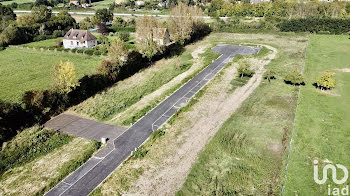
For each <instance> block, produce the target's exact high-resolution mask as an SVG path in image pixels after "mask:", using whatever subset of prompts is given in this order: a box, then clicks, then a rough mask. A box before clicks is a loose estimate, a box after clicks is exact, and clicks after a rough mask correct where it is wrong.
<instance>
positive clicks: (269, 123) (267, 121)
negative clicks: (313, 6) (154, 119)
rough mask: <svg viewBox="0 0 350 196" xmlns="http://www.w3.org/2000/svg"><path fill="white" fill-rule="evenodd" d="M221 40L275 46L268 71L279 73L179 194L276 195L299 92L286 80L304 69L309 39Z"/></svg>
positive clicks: (219, 136) (218, 139) (219, 137)
mask: <svg viewBox="0 0 350 196" xmlns="http://www.w3.org/2000/svg"><path fill="white" fill-rule="evenodd" d="M219 35H220V34H219ZM219 35H217V36H216V37H215V38H214V39H213V40H215V41H216V42H220V41H221V40H222V41H223V40H225V42H226V43H257V44H259V43H260V44H267V45H270V46H273V47H275V48H276V49H277V51H278V53H277V57H276V58H275V59H274V60H273V61H272V62H271V63H270V64H269V65H267V66H265V68H266V69H273V70H275V71H276V72H277V73H278V74H277V79H276V80H273V81H272V82H271V83H269V82H268V81H267V80H264V81H263V82H262V83H261V84H260V86H259V87H258V88H257V89H256V90H255V92H254V93H253V94H252V95H251V96H250V97H249V98H248V99H247V100H246V101H245V102H244V103H243V105H242V106H241V107H240V108H239V109H238V110H237V111H236V112H235V113H234V114H233V115H232V116H231V117H230V118H229V119H228V120H227V121H226V122H225V123H224V124H223V126H222V127H221V128H220V130H219V131H218V132H217V133H216V135H215V136H214V137H213V139H212V140H211V141H210V142H209V143H208V144H207V145H206V147H205V149H204V150H203V151H202V152H201V153H200V154H199V157H198V160H197V161H196V163H195V164H194V165H192V168H191V171H190V173H189V175H188V176H187V179H186V181H185V183H184V184H183V186H182V188H181V189H180V190H179V191H178V192H177V195H277V194H279V193H280V191H281V187H280V184H281V172H283V168H284V167H283V166H284V151H285V148H286V139H287V137H288V133H289V132H290V130H291V129H292V127H293V121H294V113H295V108H296V102H297V93H298V89H299V87H295V86H290V85H286V84H285V83H284V82H283V77H284V75H285V73H286V72H288V71H289V70H291V69H299V70H301V68H302V66H303V62H304V55H305V49H306V46H307V40H308V39H307V37H306V36H301V35H300V36H299V35H288V34H285V35H282V34H280V35H267V34H265V35H249V36H248V35H239V34H226V35H225V34H222V35H221V36H219ZM230 35H231V36H230Z"/></svg>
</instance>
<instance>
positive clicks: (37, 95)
mask: <svg viewBox="0 0 350 196" xmlns="http://www.w3.org/2000/svg"><path fill="white" fill-rule="evenodd" d="M43 99H44V94H43V92H42V91H39V90H30V91H27V92H25V93H24V95H23V98H22V102H23V103H24V104H25V106H26V107H27V108H37V109H40V108H42V107H43Z"/></svg>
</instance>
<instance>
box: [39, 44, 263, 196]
mask: <svg viewBox="0 0 350 196" xmlns="http://www.w3.org/2000/svg"><path fill="white" fill-rule="evenodd" d="M212 50H213V51H215V52H217V53H220V54H221V56H220V57H219V58H218V59H216V61H214V62H213V63H212V64H210V65H209V66H208V67H206V68H205V69H204V70H202V71H201V72H200V73H199V74H198V75H196V76H195V77H194V78H192V79H191V80H189V81H188V82H187V83H186V84H185V85H183V86H182V87H181V88H180V89H178V90H177V91H176V92H174V93H173V94H172V95H171V96H169V97H168V98H166V99H165V100H163V102H161V103H160V104H159V105H158V106H156V107H155V108H154V109H153V110H152V111H150V112H149V113H147V114H146V115H145V116H144V117H142V118H141V119H140V120H139V121H137V122H136V123H135V124H134V125H132V126H131V127H130V128H128V129H127V130H126V131H125V132H124V133H122V134H121V135H120V136H119V137H117V138H116V139H115V140H114V141H113V144H114V148H109V149H108V148H105V149H102V150H101V151H105V152H103V153H102V154H103V156H101V155H99V153H97V155H95V156H93V157H92V158H91V159H89V160H88V161H87V162H86V163H85V164H83V165H82V166H81V167H80V168H78V169H77V170H76V171H74V172H73V173H72V174H70V175H69V176H68V177H67V178H65V179H64V180H63V181H62V182H60V183H59V184H58V185H56V186H55V187H54V188H52V189H51V190H50V191H49V192H47V193H46V194H45V195H46V196H53V195H54V196H56V195H60V196H61V195H71V196H85V195H88V194H89V193H90V192H91V191H93V190H94V189H95V188H96V187H97V186H98V185H99V184H101V183H102V182H103V181H104V180H105V179H106V178H107V177H108V176H109V175H111V174H112V172H113V171H114V170H115V169H117V168H118V167H119V166H120V165H121V164H122V163H123V161H124V160H125V159H127V158H128V157H129V156H130V155H131V154H132V153H133V151H135V149H137V148H138V147H139V146H141V145H142V144H143V143H144V142H145V141H146V140H147V139H148V137H149V136H150V135H151V134H152V132H153V131H155V130H157V129H158V128H160V127H161V126H162V125H163V124H164V123H165V122H166V121H167V120H169V118H170V117H171V116H172V115H173V114H174V113H175V112H176V111H178V110H179V109H180V108H181V107H182V106H184V105H185V104H186V103H187V102H188V100H189V99H190V98H192V97H193V96H194V95H195V94H196V93H197V92H198V91H199V90H200V89H201V88H203V87H204V86H205V85H206V84H207V83H208V82H209V81H210V80H211V79H212V78H213V77H214V76H215V75H216V74H217V73H219V72H220V70H221V69H223V68H224V67H225V65H227V64H228V63H229V62H230V60H232V59H233V58H234V56H235V55H236V54H240V55H250V54H256V53H258V52H259V50H260V48H253V47H248V46H231V45H217V46H216V47H214V48H213V49H212ZM100 154H101V153H100Z"/></svg>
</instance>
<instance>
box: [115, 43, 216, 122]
mask: <svg viewBox="0 0 350 196" xmlns="http://www.w3.org/2000/svg"><path fill="white" fill-rule="evenodd" d="M211 48H212V47H209V48H208V49H207V50H206V51H205V52H204V53H203V54H200V55H199V56H200V57H202V58H203V63H202V64H201V67H200V68H199V69H198V70H197V71H195V72H193V73H192V74H190V75H188V76H187V77H186V78H184V79H183V80H182V81H181V82H179V83H178V84H176V85H175V86H173V87H172V88H170V89H168V90H167V91H165V92H164V93H163V94H162V95H160V96H158V97H157V99H154V100H152V101H151V102H150V103H149V104H148V105H147V106H145V107H144V108H143V109H142V110H140V111H132V112H130V113H126V114H125V115H124V116H123V117H122V118H120V119H116V120H115V121H114V122H113V123H116V124H118V125H125V126H127V125H130V123H135V122H136V121H137V120H138V119H140V118H141V117H142V116H144V115H145V114H146V113H147V112H149V111H150V110H151V109H153V108H154V107H155V106H156V105H157V104H159V103H160V102H161V101H163V100H164V99H165V98H166V97H167V96H169V95H171V94H172V93H173V92H175V91H176V90H177V89H179V88H180V87H181V86H182V85H183V84H185V83H186V82H187V81H189V80H190V79H191V78H193V77H194V76H196V75H197V74H198V73H199V72H200V71H201V70H203V69H204V68H205V67H207V66H208V65H209V64H210V63H211V62H212V60H213V59H216V58H218V57H219V56H220V55H219V54H218V53H215V52H213V51H212V50H211Z"/></svg>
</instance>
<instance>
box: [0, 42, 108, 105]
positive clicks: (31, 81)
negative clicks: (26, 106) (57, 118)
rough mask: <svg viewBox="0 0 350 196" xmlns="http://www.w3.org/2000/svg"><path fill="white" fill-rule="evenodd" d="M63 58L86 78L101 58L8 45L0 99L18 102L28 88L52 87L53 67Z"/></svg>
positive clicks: (0, 66) (0, 68) (0, 70)
mask: <svg viewBox="0 0 350 196" xmlns="http://www.w3.org/2000/svg"><path fill="white" fill-rule="evenodd" d="M33 44H34V43H33ZM60 61H71V62H72V63H73V64H74V65H75V69H76V72H77V75H78V77H82V76H84V75H86V74H90V73H93V72H94V71H95V69H96V67H97V66H98V65H99V64H100V62H101V58H96V57H88V56H79V55H72V54H61V53H57V54H55V53H51V52H50V53H49V52H44V51H43V52H41V51H35V50H23V49H17V48H7V49H6V50H3V51H0V99H1V100H4V101H10V102H18V101H20V100H21V98H22V94H23V93H24V92H25V91H28V90H31V89H46V88H49V87H50V85H51V78H50V77H51V76H50V73H51V70H52V67H53V65H55V64H56V63H58V62H60Z"/></svg>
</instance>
